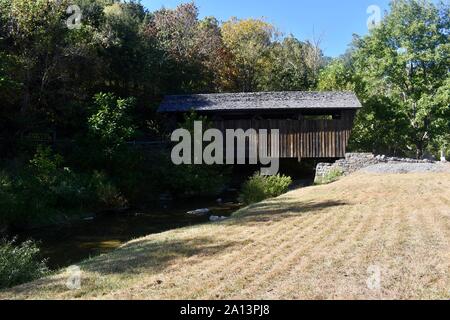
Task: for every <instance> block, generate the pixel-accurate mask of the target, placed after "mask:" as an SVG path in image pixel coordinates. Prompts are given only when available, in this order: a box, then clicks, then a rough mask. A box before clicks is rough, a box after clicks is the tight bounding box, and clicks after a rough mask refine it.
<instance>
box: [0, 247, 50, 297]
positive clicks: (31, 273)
mask: <svg viewBox="0 0 450 320" xmlns="http://www.w3.org/2000/svg"><path fill="white" fill-rule="evenodd" d="M38 256H39V248H38V247H37V245H36V243H35V242H33V241H25V242H23V243H22V244H20V245H17V244H16V241H15V240H12V241H7V240H0V288H9V287H12V286H15V285H18V284H21V283H25V282H28V281H32V280H34V279H38V278H41V277H43V276H45V275H46V274H48V272H49V270H48V268H47V266H46V262H45V260H39V258H38Z"/></svg>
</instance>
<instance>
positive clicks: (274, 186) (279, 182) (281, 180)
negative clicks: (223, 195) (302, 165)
mask: <svg viewBox="0 0 450 320" xmlns="http://www.w3.org/2000/svg"><path fill="white" fill-rule="evenodd" d="M291 184H292V179H291V178H290V177H287V176H284V175H276V176H262V175H260V174H259V173H255V174H254V175H253V176H252V177H250V178H249V179H248V180H247V181H246V182H245V183H244V185H243V186H242V189H241V193H240V196H239V200H240V201H241V202H243V203H245V204H252V203H257V202H261V201H263V200H265V199H268V198H274V197H278V196H279V195H281V194H283V193H285V192H286V191H287V190H288V188H289V186H290V185H291Z"/></svg>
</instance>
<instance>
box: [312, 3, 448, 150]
mask: <svg viewBox="0 0 450 320" xmlns="http://www.w3.org/2000/svg"><path fill="white" fill-rule="evenodd" d="M449 29H450V19H449V6H448V5H446V4H444V3H440V4H438V5H435V4H434V3H432V2H430V1H421V0H400V1H393V2H391V10H390V12H389V13H388V14H387V15H386V16H385V17H384V19H383V20H382V21H381V24H380V25H379V26H378V27H376V28H374V29H373V30H371V32H370V33H369V34H368V35H367V36H364V37H362V38H360V37H356V38H355V40H354V43H353V47H352V49H351V51H349V52H348V53H347V54H346V56H344V57H342V58H341V59H338V60H336V61H334V62H333V63H331V64H330V65H329V66H327V68H326V69H325V70H323V71H322V73H321V76H320V80H319V89H320V90H352V91H354V92H355V93H356V94H357V95H358V97H359V99H360V100H361V102H362V103H363V109H362V111H361V112H360V114H359V115H358V116H357V119H356V122H355V130H354V132H353V135H352V138H351V141H350V147H351V148H352V149H353V150H365V151H373V152H377V153H387V154H393V155H407V156H417V157H421V156H422V155H423V154H424V152H426V151H433V150H436V149H439V148H440V147H438V146H444V145H446V141H448V131H449V125H448V109H449V108H448V106H449V104H450V100H449V96H448V90H449V85H448V70H449V68H450V64H449V60H448V56H449V54H450V46H449V43H448V30H449ZM445 92H447V94H446V93H445ZM443 148H444V147H443ZM434 153H436V151H434Z"/></svg>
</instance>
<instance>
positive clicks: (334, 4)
mask: <svg viewBox="0 0 450 320" xmlns="http://www.w3.org/2000/svg"><path fill="white" fill-rule="evenodd" d="M141 1H142V3H143V4H144V5H145V6H146V7H147V8H148V9H150V10H151V11H154V10H157V9H160V8H161V7H163V6H164V7H166V8H175V7H176V6H177V5H178V4H180V3H186V2H190V1H189V0H141ZM195 3H196V4H197V6H198V7H199V9H200V17H201V18H202V17H205V16H215V17H216V18H217V19H219V20H221V21H225V20H228V19H229V18H230V17H233V16H235V17H238V18H264V19H265V20H266V21H267V22H270V23H272V24H274V25H275V26H277V28H278V29H279V30H280V31H281V32H283V33H285V34H290V33H292V34H293V35H294V36H295V37H297V38H299V39H300V40H306V39H312V38H313V36H314V35H315V38H316V39H317V38H320V39H321V47H322V49H323V51H324V52H325V54H326V55H327V56H331V57H336V56H339V55H340V54H342V53H344V52H345V50H346V49H347V45H348V44H349V43H350V42H351V40H352V35H353V34H354V33H356V34H360V35H363V34H366V33H367V32H368V30H367V24H366V23H367V19H368V18H369V16H370V14H369V13H367V8H368V7H369V6H370V5H377V6H378V7H379V8H380V9H381V12H382V14H383V12H384V11H385V10H386V9H388V8H389V0H343V1H339V0H196V1H195Z"/></svg>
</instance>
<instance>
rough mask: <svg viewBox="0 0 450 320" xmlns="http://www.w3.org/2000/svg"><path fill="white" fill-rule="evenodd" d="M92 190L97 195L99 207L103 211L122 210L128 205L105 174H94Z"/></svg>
mask: <svg viewBox="0 0 450 320" xmlns="http://www.w3.org/2000/svg"><path fill="white" fill-rule="evenodd" d="M90 189H91V190H92V191H93V193H94V194H95V200H96V202H97V206H98V207H100V208H102V209H114V208H122V207H124V206H125V205H126V204H127V202H126V200H125V199H124V198H123V197H122V195H121V194H120V192H119V190H118V189H117V187H116V186H115V185H114V184H113V183H112V182H111V181H110V180H109V179H108V178H107V176H106V175H105V174H104V173H103V172H94V174H93V176H92V178H91V185H90Z"/></svg>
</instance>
